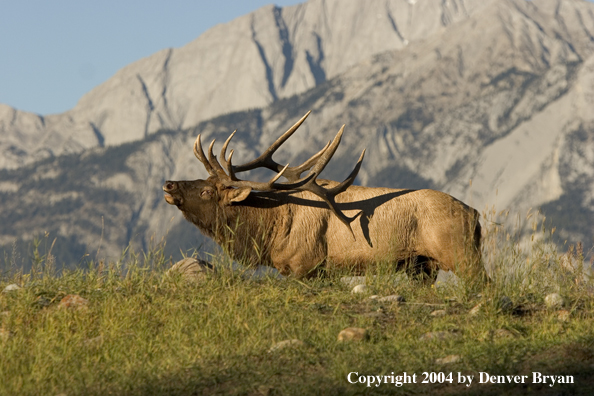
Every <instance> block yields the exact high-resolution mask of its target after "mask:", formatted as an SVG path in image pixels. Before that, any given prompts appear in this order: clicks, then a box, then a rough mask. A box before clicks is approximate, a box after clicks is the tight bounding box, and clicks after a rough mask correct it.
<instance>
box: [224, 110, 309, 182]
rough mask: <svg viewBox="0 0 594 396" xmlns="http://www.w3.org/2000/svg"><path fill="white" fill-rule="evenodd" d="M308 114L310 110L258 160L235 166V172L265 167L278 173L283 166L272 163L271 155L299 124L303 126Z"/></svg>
mask: <svg viewBox="0 0 594 396" xmlns="http://www.w3.org/2000/svg"><path fill="white" fill-rule="evenodd" d="M310 113H311V110H310V111H308V112H307V113H306V114H305V115H304V116H303V117H301V119H300V120H299V121H297V122H296V123H295V125H293V126H292V127H291V128H289V130H288V131H287V132H285V133H283V134H282V136H281V137H279V138H278V139H276V141H275V142H274V143H272V145H270V147H268V149H267V150H266V151H264V152H263V153H262V155H260V156H259V157H258V158H256V159H255V160H253V161H250V162H248V163H247V164H243V165H238V166H235V169H234V170H235V172H245V171H248V170H252V169H255V168H259V167H265V168H268V169H270V170H273V171H275V172H279V171H280V170H281V169H282V168H283V166H282V165H280V164H279V163H277V162H276V161H274V160H273V159H272V155H273V154H274V152H275V151H276V150H277V149H278V148H279V147H280V146H281V145H282V144H283V143H284V142H285V141H286V140H287V139H288V138H290V137H291V135H293V133H295V131H296V130H297V128H299V127H300V126H301V124H303V122H304V121H305V119H306V118H307V116H309V114H310Z"/></svg>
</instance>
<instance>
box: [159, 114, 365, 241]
mask: <svg viewBox="0 0 594 396" xmlns="http://www.w3.org/2000/svg"><path fill="white" fill-rule="evenodd" d="M310 113H311V111H310V112H308V113H307V114H306V115H304V116H303V117H302V118H301V119H300V120H299V121H297V123H295V125H293V126H292V127H291V128H290V129H289V130H288V131H287V132H285V133H284V134H283V135H282V136H281V137H279V138H278V139H277V140H276V141H275V142H274V143H273V144H272V145H271V146H270V147H269V148H268V149H266V151H265V152H264V153H262V155H260V156H259V157H258V158H256V159H254V160H253V161H250V162H248V163H245V164H242V165H232V163H231V160H232V157H233V150H231V151H230V153H229V156H228V157H227V147H228V146H229V142H230V141H231V139H232V138H233V136H234V135H235V132H237V131H234V132H233V133H232V134H231V135H230V136H229V138H228V139H227V140H226V141H225V143H224V144H223V147H222V149H221V153H220V159H221V163H222V165H221V163H220V162H219V161H218V160H217V158H216V156H215V155H214V154H213V146H214V143H215V141H214V140H213V141H212V142H211V143H210V146H209V147H208V157H207V156H206V155H205V154H204V151H203V150H202V143H201V141H200V135H198V137H197V138H196V142H195V143H194V155H196V158H198V160H200V162H202V164H203V165H204V167H205V168H206V170H207V171H208V174H209V175H210V177H209V178H208V179H206V180H200V179H199V180H194V181H166V182H165V184H164V186H163V191H164V192H165V200H166V201H167V203H169V204H171V205H176V206H177V207H178V208H179V209H180V210H181V211H182V212H183V213H184V216H185V217H186V218H187V219H188V220H190V221H192V222H193V223H195V224H199V223H202V224H204V225H206V224H205V222H210V221H209V219H211V220H213V219H214V218H215V217H216V216H218V213H219V211H220V208H223V207H225V206H229V205H233V204H239V203H241V201H243V200H245V199H246V198H247V197H248V196H249V194H250V192H251V191H263V192H264V191H296V192H297V191H309V192H312V193H314V194H315V195H317V196H318V197H320V198H321V199H322V200H324V202H326V204H327V205H328V207H329V209H330V210H331V211H332V213H334V215H336V216H337V217H338V218H339V219H340V221H342V222H343V223H344V224H345V225H346V226H347V227H348V228H349V229H350V230H351V233H352V232H353V231H352V229H351V226H350V223H351V222H352V221H353V220H354V219H356V218H357V217H358V216H359V214H360V213H358V214H356V215H355V216H353V217H348V216H346V215H345V214H344V213H343V212H342V211H340V210H339V209H338V208H337V205H336V201H335V197H336V196H337V195H338V194H340V193H341V192H344V191H345V190H346V189H347V188H348V187H349V186H350V185H351V184H352V183H353V182H354V181H355V177H356V176H357V173H358V172H359V169H360V168H361V163H362V162H363V157H364V155H365V150H363V152H362V153H361V156H360V157H359V160H358V161H357V164H356V165H355V168H354V169H353V170H352V172H351V174H350V175H349V176H348V177H347V178H346V179H345V180H344V181H343V182H342V183H340V184H338V185H336V186H335V187H332V188H324V187H322V186H320V185H319V184H318V183H317V182H316V179H317V177H318V176H319V174H320V173H321V172H322V171H323V170H324V168H325V167H326V165H327V164H328V162H329V161H330V159H331V158H332V156H333V155H334V153H335V152H336V149H337V148H338V145H339V144H340V140H341V137H342V133H343V131H344V125H343V126H342V128H340V130H339V131H338V133H337V134H336V136H335V137H334V139H333V140H332V141H331V142H328V144H326V146H325V147H324V148H323V149H322V150H320V151H319V152H318V153H316V154H315V155H313V156H312V157H311V158H309V159H308V160H307V161H305V162H304V163H303V164H301V165H299V166H295V167H290V166H289V165H288V164H287V165H286V166H282V165H280V164H278V163H277V162H276V161H274V160H273V159H272V155H273V154H274V152H275V151H276V150H277V149H278V148H279V147H280V146H281V145H282V144H283V143H284V142H285V141H286V140H287V139H288V138H289V137H290V136H291V135H292V134H293V133H294V132H295V131H296V130H297V128H299V126H300V125H301V124H302V123H303V122H304V121H305V119H306V118H307V116H308V115H309V114H310ZM223 166H224V168H223ZM256 168H268V169H270V170H272V171H274V172H276V175H275V176H274V177H273V178H272V179H270V180H269V181H268V182H254V181H248V180H240V179H238V178H237V176H236V174H237V173H239V172H245V171H248V170H252V169H256ZM305 171H309V172H308V173H307V175H306V176H305V177H301V174H302V173H303V172H305ZM281 176H283V177H284V178H286V179H287V180H288V182H287V183H278V182H277V181H278V179H279V178H280V177H281Z"/></svg>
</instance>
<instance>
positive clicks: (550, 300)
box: [544, 293, 565, 309]
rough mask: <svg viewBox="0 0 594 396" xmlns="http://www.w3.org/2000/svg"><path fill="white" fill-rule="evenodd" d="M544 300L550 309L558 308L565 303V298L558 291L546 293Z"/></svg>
mask: <svg viewBox="0 0 594 396" xmlns="http://www.w3.org/2000/svg"><path fill="white" fill-rule="evenodd" d="M544 301H545V305H546V306H547V308H550V309H559V308H562V307H563V305H565V299H564V298H563V297H562V296H561V295H560V294H559V293H551V294H548V295H547V296H546V297H545V299H544Z"/></svg>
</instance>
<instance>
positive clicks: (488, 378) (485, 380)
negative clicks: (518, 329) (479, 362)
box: [347, 371, 574, 387]
mask: <svg viewBox="0 0 594 396" xmlns="http://www.w3.org/2000/svg"><path fill="white" fill-rule="evenodd" d="M347 381H348V382H349V383H351V384H364V385H366V386H367V387H372V386H376V387H378V386H381V385H392V386H397V387H401V386H403V385H405V384H448V383H449V384H465V385H466V386H470V385H472V384H473V383H474V384H546V385H548V386H551V387H552V386H555V385H557V384H573V383H574V378H573V375H544V374H542V373H539V372H536V371H535V372H533V373H531V375H492V374H489V373H486V372H482V371H481V372H479V373H478V375H467V374H463V373H452V372H449V373H443V372H438V373H436V372H423V373H421V375H417V374H416V373H407V372H406V371H405V372H403V373H396V374H395V373H394V372H392V373H390V375H367V374H362V373H359V372H356V371H352V372H350V373H349V374H348V375H347Z"/></svg>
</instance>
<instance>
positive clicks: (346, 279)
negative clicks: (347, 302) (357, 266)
mask: <svg viewBox="0 0 594 396" xmlns="http://www.w3.org/2000/svg"><path fill="white" fill-rule="evenodd" d="M340 282H341V283H342V284H343V285H345V286H347V287H355V286H358V285H364V284H365V283H366V282H367V277H365V276H343V277H342V278H340Z"/></svg>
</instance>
